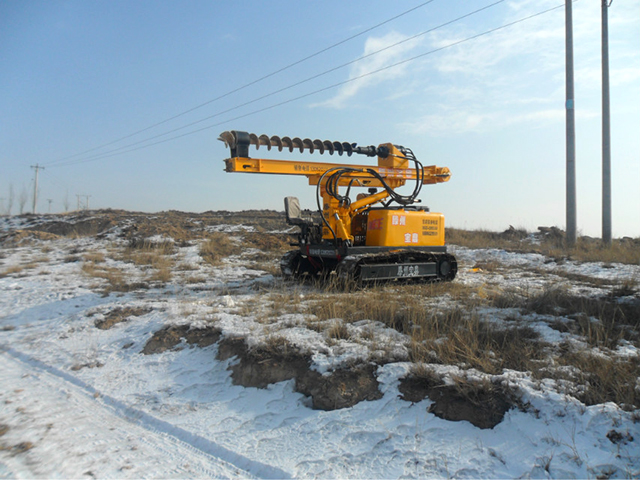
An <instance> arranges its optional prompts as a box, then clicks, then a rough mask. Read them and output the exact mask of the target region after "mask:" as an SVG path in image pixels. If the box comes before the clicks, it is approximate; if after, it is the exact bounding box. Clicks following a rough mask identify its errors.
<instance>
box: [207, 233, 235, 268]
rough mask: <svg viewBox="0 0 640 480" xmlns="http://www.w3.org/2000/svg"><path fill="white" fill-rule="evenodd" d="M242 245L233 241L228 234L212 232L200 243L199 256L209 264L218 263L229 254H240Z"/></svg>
mask: <svg viewBox="0 0 640 480" xmlns="http://www.w3.org/2000/svg"><path fill="white" fill-rule="evenodd" d="M243 250H244V248H243V246H242V245H240V244H239V243H237V242H236V241H234V239H232V238H231V237H230V236H229V235H228V234H226V233H222V232H213V233H211V234H210V235H209V237H208V238H207V239H206V240H205V241H204V242H202V243H201V244H200V256H201V257H202V258H203V260H204V261H205V262H207V263H210V264H211V265H214V266H216V265H220V263H221V262H222V260H223V259H224V258H226V257H229V256H231V255H240V254H241V253H242V251H243Z"/></svg>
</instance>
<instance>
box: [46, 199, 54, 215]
mask: <svg viewBox="0 0 640 480" xmlns="http://www.w3.org/2000/svg"><path fill="white" fill-rule="evenodd" d="M47 202H49V211H48V212H47V213H51V204H52V203H53V200H52V199H50V198H47Z"/></svg>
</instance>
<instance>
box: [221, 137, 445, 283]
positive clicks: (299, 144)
mask: <svg viewBox="0 0 640 480" xmlns="http://www.w3.org/2000/svg"><path fill="white" fill-rule="evenodd" d="M219 139H220V140H222V141H223V142H224V143H225V145H226V146H227V147H228V148H229V149H230V151H231V156H230V158H227V159H226V160H225V165H226V168H225V170H226V171H227V172H242V173H265V174H279V175H304V176H306V177H307V178H308V179H309V184H310V185H315V186H316V202H317V208H318V213H319V215H317V217H319V220H318V221H314V220H313V217H312V216H310V215H305V214H304V212H303V211H302V209H301V208H300V202H299V201H298V199H297V198H296V197H286V198H285V199H284V206H285V213H286V218H287V223H288V224H290V225H295V226H297V227H299V228H300V231H299V233H298V238H297V242H296V243H292V244H291V245H292V246H295V247H296V248H295V250H291V251H289V252H288V253H287V254H285V256H284V257H283V258H282V260H281V263H280V265H281V269H282V273H283V275H284V276H285V277H288V278H298V279H302V278H316V277H327V276H330V275H336V276H337V278H338V279H339V280H340V281H344V282H356V283H358V284H364V283H368V282H377V281H417V282H432V281H450V280H453V279H454V277H455V275H456V272H457V263H456V259H455V257H454V256H453V255H451V254H449V253H447V247H446V245H445V238H444V215H443V214H441V213H434V212H430V211H429V209H428V208H426V207H422V206H419V205H417V204H418V203H420V200H419V199H418V195H419V193H420V190H421V188H422V186H423V185H424V184H427V185H432V184H436V183H442V182H448V181H449V179H450V177H451V173H450V171H449V169H448V168H447V167H437V166H426V167H425V166H423V165H422V164H421V163H420V162H419V161H418V159H417V158H416V157H415V155H414V154H413V152H412V151H411V150H410V149H409V148H405V147H402V146H399V145H393V144H391V143H383V144H381V145H378V146H377V147H376V146H373V145H372V146H358V145H357V144H356V143H347V142H331V141H328V140H325V141H322V140H311V139H309V138H305V139H301V138H298V137H296V138H290V137H278V136H272V137H268V136H267V135H260V136H258V135H255V134H253V133H247V132H240V131H236V130H232V131H226V132H223V133H221V134H220V138H219ZM250 146H255V147H256V149H260V147H266V149H267V150H271V149H272V148H274V147H275V148H277V149H278V151H282V150H283V149H287V150H289V151H290V152H293V151H294V150H295V151H299V152H300V153H304V152H305V151H308V152H309V153H315V152H317V153H320V154H324V153H328V154H330V155H333V154H334V153H337V154H338V155H343V154H346V155H347V156H349V157H350V156H352V155H353V154H360V155H365V156H368V157H377V159H378V165H377V166H366V165H345V164H338V163H320V162H306V161H304V162H303V161H294V160H270V159H262V158H252V157H250V156H249V147H250ZM407 181H411V182H415V187H414V189H413V192H412V193H411V194H409V195H401V194H399V193H398V192H396V189H397V188H399V187H402V186H403V185H405V183H406V182H407ZM357 187H364V188H365V189H367V190H366V192H362V193H359V194H358V195H357V196H356V198H355V199H352V198H351V196H350V194H351V190H352V188H357Z"/></svg>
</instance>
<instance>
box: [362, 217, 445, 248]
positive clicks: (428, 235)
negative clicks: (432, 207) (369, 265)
mask: <svg viewBox="0 0 640 480" xmlns="http://www.w3.org/2000/svg"><path fill="white" fill-rule="evenodd" d="M443 245H444V215H443V214H441V213H431V212H426V211H423V210H417V211H416V210H405V209H399V210H398V209H379V210H378V209H372V210H371V211H370V212H369V215H368V219H367V235H366V246H368V247H391V246H396V247H435V246H438V247H439V246H443Z"/></svg>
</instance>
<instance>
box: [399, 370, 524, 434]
mask: <svg viewBox="0 0 640 480" xmlns="http://www.w3.org/2000/svg"><path fill="white" fill-rule="evenodd" d="M399 389H400V393H401V394H402V399H403V400H406V401H408V402H412V403H417V402H420V401H422V400H424V399H425V398H429V399H430V400H431V401H432V402H433V403H432V404H431V406H430V407H429V412H430V413H433V414H434V415H435V416H437V417H439V418H442V419H444V420H451V421H456V422H457V421H462V420H466V421H468V422H470V423H471V424H473V425H475V426H476V427H478V428H484V429H486V428H493V427H495V426H496V425H498V424H499V423H500V422H502V420H503V419H504V415H505V413H507V412H508V411H509V410H510V409H512V408H514V407H515V406H516V401H515V400H514V395H513V394H512V393H510V392H508V391H507V390H506V389H505V388H504V387H502V386H498V385H494V384H492V383H489V382H483V383H480V384H477V385H471V384H468V383H467V384H464V385H460V384H456V385H445V384H444V382H443V381H442V380H440V379H437V378H435V377H432V376H429V377H418V376H410V377H406V378H404V379H402V380H401V381H400V387H399Z"/></svg>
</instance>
